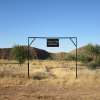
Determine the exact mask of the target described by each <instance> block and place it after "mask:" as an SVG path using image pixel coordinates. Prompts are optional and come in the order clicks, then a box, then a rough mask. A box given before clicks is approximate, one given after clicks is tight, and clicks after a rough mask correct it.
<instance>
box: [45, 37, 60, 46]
mask: <svg viewBox="0 0 100 100" xmlns="http://www.w3.org/2000/svg"><path fill="white" fill-rule="evenodd" d="M47 47H59V39H57V38H50V39H47Z"/></svg>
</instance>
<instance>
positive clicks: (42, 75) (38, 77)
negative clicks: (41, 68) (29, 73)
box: [33, 72, 49, 80]
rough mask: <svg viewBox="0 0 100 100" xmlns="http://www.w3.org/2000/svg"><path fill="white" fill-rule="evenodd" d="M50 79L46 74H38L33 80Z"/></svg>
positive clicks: (35, 74)
mask: <svg viewBox="0 0 100 100" xmlns="http://www.w3.org/2000/svg"><path fill="white" fill-rule="evenodd" d="M48 77H49V75H48V74H47V73H45V72H36V73H34V75H33V79H36V80H42V79H45V78H48Z"/></svg>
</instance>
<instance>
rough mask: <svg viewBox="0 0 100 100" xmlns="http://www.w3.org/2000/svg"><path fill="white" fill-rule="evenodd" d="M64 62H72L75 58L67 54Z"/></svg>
mask: <svg viewBox="0 0 100 100" xmlns="http://www.w3.org/2000/svg"><path fill="white" fill-rule="evenodd" d="M65 60H69V61H74V60H76V57H75V56H74V55H73V54H68V55H67V56H66V58H65Z"/></svg>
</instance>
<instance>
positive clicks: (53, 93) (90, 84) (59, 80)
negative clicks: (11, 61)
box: [0, 61, 100, 100]
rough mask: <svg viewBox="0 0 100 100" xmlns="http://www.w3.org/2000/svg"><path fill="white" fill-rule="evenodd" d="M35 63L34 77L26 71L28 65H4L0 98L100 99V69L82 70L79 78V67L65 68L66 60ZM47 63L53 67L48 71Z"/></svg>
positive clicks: (0, 74) (5, 99)
mask: <svg viewBox="0 0 100 100" xmlns="http://www.w3.org/2000/svg"><path fill="white" fill-rule="evenodd" d="M69 63H71V64H72V62H69ZM32 64H34V65H35V66H36V67H38V68H35V67H33V66H32ZM32 64H31V68H30V73H31V75H32V76H31V78H30V79H28V78H27V77H23V76H24V75H23V74H22V71H24V74H25V73H26V75H27V67H26V66H23V67H21V66H20V67H21V68H23V70H22V69H21V70H19V69H17V68H18V66H17V65H16V66H15V65H7V64H6V65H3V64H2V65H1V66H0V100H100V70H95V71H91V70H88V69H84V70H78V79H75V70H73V69H72V70H71V71H68V69H65V68H61V66H64V67H66V66H68V63H66V62H63V63H62V64H61V63H60V62H59V63H58V62H54V61H52V62H50V61H45V62H41V63H40V62H36V61H35V62H32ZM41 65H42V66H43V67H40V66H41ZM44 65H45V66H47V67H48V68H49V67H52V66H53V69H50V72H47V70H46V69H45V67H44ZM51 65H52V66H51ZM70 66H71V65H70ZM78 66H79V65H78ZM57 67H58V68H57ZM18 72H19V73H18ZM40 72H41V73H40ZM16 73H17V74H16ZM44 73H45V74H44ZM48 73H49V74H48ZM18 75H19V77H17V76H18ZM41 75H42V77H41ZM33 76H35V77H33ZM39 78H41V79H39Z"/></svg>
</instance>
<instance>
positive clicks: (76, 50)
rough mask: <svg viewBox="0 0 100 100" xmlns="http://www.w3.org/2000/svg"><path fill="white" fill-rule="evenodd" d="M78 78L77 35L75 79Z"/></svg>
mask: <svg viewBox="0 0 100 100" xmlns="http://www.w3.org/2000/svg"><path fill="white" fill-rule="evenodd" d="M77 78H78V68H77V37H76V79H77Z"/></svg>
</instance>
